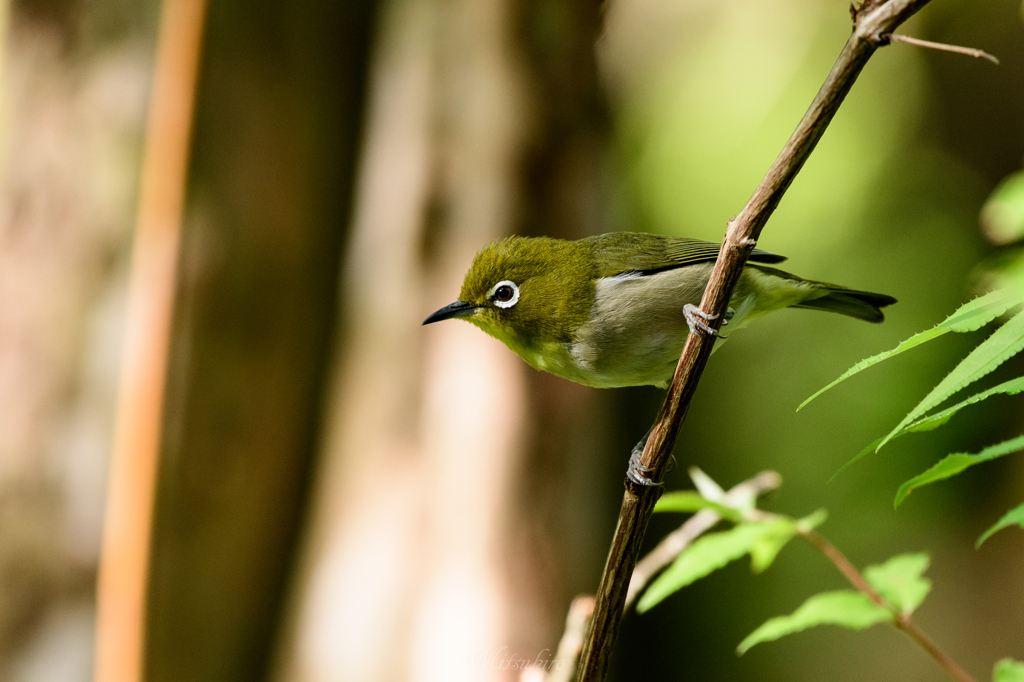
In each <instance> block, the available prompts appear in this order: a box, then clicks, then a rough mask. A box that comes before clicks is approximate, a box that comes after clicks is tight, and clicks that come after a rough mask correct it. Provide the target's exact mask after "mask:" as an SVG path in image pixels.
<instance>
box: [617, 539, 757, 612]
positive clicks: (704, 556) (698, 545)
mask: <svg viewBox="0 0 1024 682" xmlns="http://www.w3.org/2000/svg"><path fill="white" fill-rule="evenodd" d="M772 530H774V522H767V523H744V524H740V525H738V526H736V527H735V528H731V529H730V530H727V531H722V532H721V533H708V534H707V535H704V536H703V537H701V538H700V539H698V540H697V541H695V542H694V543H693V544H692V545H690V546H689V547H687V548H686V550H685V551H684V552H683V553H682V554H680V555H679V556H678V557H676V560H675V561H674V562H673V563H672V565H671V566H669V567H668V568H667V569H665V571H664V572H663V573H662V574H661V575H660V576H658V577H657V578H656V579H655V580H654V582H652V583H651V586H650V587H648V588H647V591H645V592H644V594H643V596H642V597H641V598H640V601H639V602H638V603H637V607H636V610H637V611H638V612H639V613H643V612H644V611H647V610H648V609H650V608H652V607H653V606H655V605H656V604H658V603H659V602H661V601H662V600H663V599H665V598H666V597H668V596H669V595H671V594H672V593H674V592H676V591H678V590H680V589H682V588H684V587H686V586H687V585H689V584H690V583H692V582H695V581H697V580H700V579H701V578H703V577H704V576H706V575H708V574H709V573H712V572H714V571H716V570H718V569H719V568H722V567H723V566H725V565H726V564H728V563H729V562H731V561H735V560H736V559H739V558H740V557H742V556H743V555H744V554H746V553H748V552H749V551H750V548H751V547H753V546H754V544H755V543H756V542H757V541H758V540H760V539H761V538H762V537H763V536H764V535H765V534H766V533H769V532H771V531H772Z"/></svg>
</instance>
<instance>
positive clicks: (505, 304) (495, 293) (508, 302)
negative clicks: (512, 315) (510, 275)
mask: <svg viewBox="0 0 1024 682" xmlns="http://www.w3.org/2000/svg"><path fill="white" fill-rule="evenodd" d="M488 298H490V299H491V300H492V301H494V305H496V306H498V307H499V308H511V307H512V306H514V305H515V304H516V303H518V302H519V287H517V286H516V285H515V282H510V281H508V280H507V279H506V280H503V281H501V282H498V283H497V284H495V285H494V287H493V288H491V293H490V295H489V296H488Z"/></svg>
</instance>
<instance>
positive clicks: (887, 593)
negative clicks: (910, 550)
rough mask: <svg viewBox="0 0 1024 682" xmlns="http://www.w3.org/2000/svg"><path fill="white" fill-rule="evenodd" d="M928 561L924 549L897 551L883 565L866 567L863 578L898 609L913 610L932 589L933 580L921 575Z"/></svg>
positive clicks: (905, 611)
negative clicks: (915, 552)
mask: <svg viewBox="0 0 1024 682" xmlns="http://www.w3.org/2000/svg"><path fill="white" fill-rule="evenodd" d="M930 562H931V560H930V559H929V558H928V555H927V554H925V553H923V552H921V553H918V554H900V555H899V556H894V557H893V558H891V559H889V560H888V561H886V562H885V563H884V564H878V565H877V566H868V567H867V568H865V569H864V578H865V579H867V581H868V582H869V583H871V587H873V588H875V590H877V591H878V593H879V594H880V595H882V597H883V598H884V599H885V600H886V601H887V602H889V603H890V604H892V605H893V606H895V607H896V608H897V609H898V610H899V611H900V612H902V613H913V612H914V610H915V609H917V607H918V606H920V605H921V602H923V601H924V598H925V597H927V596H928V592H930V591H931V589H932V581H931V580H929V579H928V578H925V577H923V576H922V574H923V573H924V572H925V571H926V570H928V564H929V563H930Z"/></svg>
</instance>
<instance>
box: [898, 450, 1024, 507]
mask: <svg viewBox="0 0 1024 682" xmlns="http://www.w3.org/2000/svg"><path fill="white" fill-rule="evenodd" d="M1020 450H1024V436H1017V437H1016V438H1011V439H1010V440H1006V441H1003V442H1002V443H996V444H995V445H990V446H988V447H987V448H985V449H984V450H982V451H981V452H979V453H978V454H976V455H968V454H965V453H962V452H958V453H955V454H952V455H946V456H945V457H943V458H942V459H941V460H939V461H938V462H937V463H935V465H933V466H932V468H930V469H928V471H925V472H924V473H922V474H918V475H917V476H914V477H913V478H912V479H910V480H909V481H907V482H906V483H904V484H903V485H901V486H900V489H899V490H898V491H896V500H895V502H894V505H895V506H897V507H898V506H900V504H901V503H902V502H903V500H905V499H907V495H909V494H910V493H911V492H913V491H914V489H915V488H920V487H921V486H923V485H928V484H929V483H935V482H936V481H941V480H943V479H947V478H950V477H952V476H956V475H957V474H959V473H960V472H961V471H963V470H964V469H967V468H969V467H972V466H974V465H975V464H980V463H982V462H987V461H989V460H990V459H996V458H998V457H1003V456H1005V455H1010V454H1013V453H1014V452H1019V451H1020Z"/></svg>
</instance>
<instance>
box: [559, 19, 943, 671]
mask: <svg viewBox="0 0 1024 682" xmlns="http://www.w3.org/2000/svg"><path fill="white" fill-rule="evenodd" d="M928 2H929V0H888V1H887V2H886V1H884V0H867V1H866V2H865V3H864V4H863V5H861V6H860V8H859V9H855V10H854V11H853V33H852V35H851V36H850V38H849V40H848V41H847V42H846V45H845V46H844V47H843V51H842V52H841V53H840V55H839V58H838V59H837V60H836V62H835V64H834V65H833V67H832V71H831V72H830V73H829V75H828V77H827V78H826V79H825V83H824V84H823V85H822V86H821V89H820V90H819V91H818V94H817V95H816V96H815V98H814V101H813V102H812V103H811V106H810V108H809V109H808V110H807V113H805V114H804V117H803V119H802V120H801V121H800V123H799V125H798V126H797V128H796V130H795V131H794V132H793V135H792V136H791V137H790V139H789V141H788V142H787V143H786V146H785V147H784V148H783V150H782V153H780V154H779V156H778V158H777V159H776V160H775V162H774V163H773V164H772V166H771V168H770V169H769V170H768V173H767V174H766V175H765V176H764V179H762V180H761V184H760V185H758V187H757V189H756V190H755V191H754V194H753V196H752V197H751V198H750V200H749V201H748V202H747V205H746V206H744V207H743V210H742V211H741V212H740V214H739V215H737V216H736V217H735V218H733V219H732V220H730V221H729V224H728V230H727V232H726V235H725V240H724V241H723V242H722V248H721V250H720V251H719V255H718V261H717V262H716V263H715V269H714V272H713V273H712V275H711V280H710V281H709V282H708V286H707V289H705V291H704V298H703V300H702V301H701V306H700V307H701V309H703V310H705V311H707V312H709V313H712V314H717V315H719V317H718V318H716V319H715V320H714V321H713V322H712V325H713V326H714V327H715V328H716V329H717V328H718V326H720V324H721V320H722V316H723V313H724V312H725V309H726V306H727V304H728V301H729V298H730V297H731V296H732V291H733V288H734V287H735V286H736V282H737V281H738V280H739V277H740V274H741V272H742V270H743V266H744V264H745V263H746V260H747V256H748V255H749V254H750V252H751V251H752V250H753V248H754V245H755V244H756V243H757V238H758V237H759V236H760V234H761V230H762V229H763V228H764V225H765V223H766V222H767V221H768V218H769V217H770V216H771V214H772V212H773V211H774V210H775V207H776V206H778V204H779V201H781V200H782V195H783V194H785V192H786V190H787V189H788V188H789V186H790V184H791V183H792V182H793V179H794V178H795V177H796V174H797V173H798V172H800V169H801V168H802V167H803V165H804V162H805V161H806V160H807V158H808V157H809V156H810V154H811V152H812V151H813V150H814V147H815V145H817V143H818V140H819V139H821V136H822V134H824V132H825V129H826V128H827V127H828V124H829V123H830V122H831V121H832V117H833V116H834V115H835V113H836V111H837V110H838V109H839V105H840V104H842V102H843V99H844V98H845V97H846V94H847V93H848V92H849V91H850V88H851V87H853V83H854V81H856V79H857V76H858V75H860V72H861V70H862V69H863V68H864V65H865V64H866V63H867V61H868V59H870V58H871V55H872V54H874V52H875V50H876V49H878V47H879V46H882V45H884V44H886V42H887V39H886V37H887V36H888V35H890V34H892V32H893V31H895V30H896V28H897V27H898V26H900V24H902V23H903V22H905V21H906V20H907V19H908V18H910V17H911V16H912V15H913V14H914V13H916V12H917V11H918V10H920V9H921V8H922V7H924V6H925V5H926V4H927V3H928ZM713 341H714V340H713V339H708V338H704V337H700V336H695V335H692V334H691V335H690V336H689V337H688V338H687V341H686V345H685V347H684V348H683V352H682V355H681V356H680V358H679V364H678V365H677V366H676V372H675V376H674V377H673V379H672V383H671V385H670V386H669V390H668V393H667V394H666V396H665V401H664V403H663V404H662V406H661V410H660V411H659V413H658V417H657V419H656V420H655V423H654V427H653V428H652V430H651V434H650V437H649V438H648V439H647V446H646V447H645V448H644V452H643V455H642V457H641V464H642V465H643V466H646V467H650V471H651V472H652V478H653V480H655V481H660V480H661V478H662V476H663V475H664V472H665V467H666V465H667V463H668V460H669V456H670V454H671V453H672V449H673V447H674V446H675V441H676V434H677V433H678V431H679V426H680V425H681V424H682V422H683V419H685V417H686V412H687V410H688V408H689V405H690V400H691V398H692V397H693V394H694V392H695V391H696V390H697V382H698V381H699V380H700V376H701V374H702V373H703V371H704V366H705V365H706V364H707V360H708V357H709V356H710V355H711V348H712V346H713ZM660 494H661V489H660V487H657V486H639V485H636V484H634V483H631V482H630V481H629V480H628V479H627V480H626V492H625V495H624V497H623V500H622V507H621V509H620V511H619V521H618V524H617V525H616V528H615V535H614V537H613V539H612V546H611V549H610V550H609V553H608V559H607V561H606V563H605V568H604V573H603V574H602V576H601V583H600V585H599V586H598V590H597V602H596V604H595V607H594V615H593V618H592V620H591V624H590V629H589V630H588V632H587V639H586V642H585V643H584V646H583V653H582V655H581V657H580V665H579V671H578V675H577V678H576V679H577V680H579V681H580V682H584V681H586V682H593V681H599V680H604V678H605V676H606V674H607V671H608V663H609V661H610V659H611V652H612V647H613V646H614V643H615V637H616V635H617V634H618V630H619V622H620V620H621V619H622V611H623V607H624V604H625V600H626V593H627V589H628V586H629V579H630V576H631V575H632V573H633V567H634V566H635V564H636V560H637V555H638V553H639V551H640V542H641V541H642V540H643V536H644V532H645V530H646V529H647V522H648V520H649V519H650V515H651V511H652V510H653V509H654V503H655V502H656V501H657V499H658V497H659V496H660Z"/></svg>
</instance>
